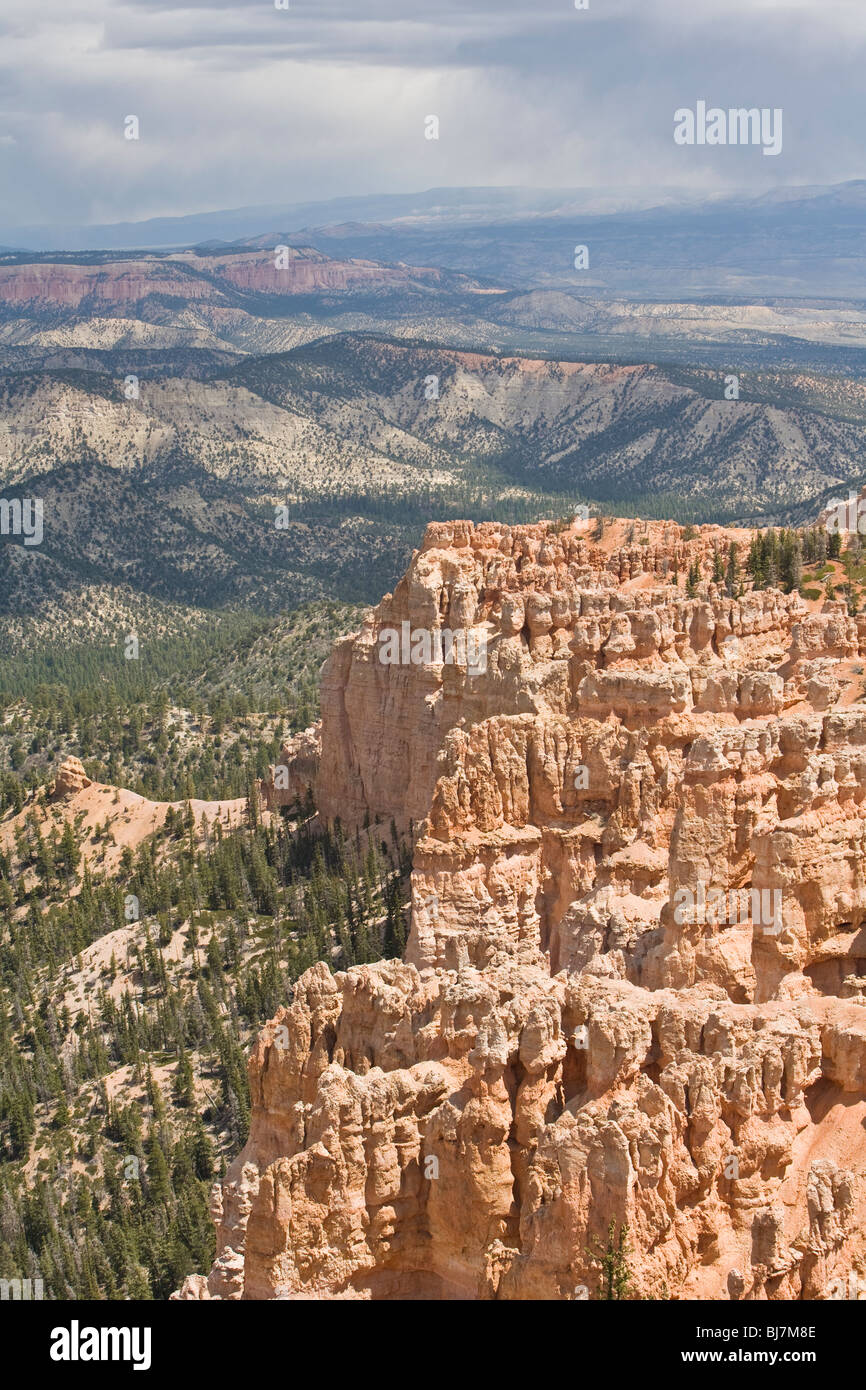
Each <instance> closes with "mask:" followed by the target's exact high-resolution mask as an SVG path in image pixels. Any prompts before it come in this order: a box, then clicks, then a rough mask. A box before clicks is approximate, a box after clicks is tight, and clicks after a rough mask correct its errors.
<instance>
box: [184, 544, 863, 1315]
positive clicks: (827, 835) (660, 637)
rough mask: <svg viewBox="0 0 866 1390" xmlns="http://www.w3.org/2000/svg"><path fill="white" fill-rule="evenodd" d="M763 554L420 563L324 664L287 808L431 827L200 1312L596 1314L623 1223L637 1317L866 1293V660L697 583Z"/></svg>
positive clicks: (697, 550) (514, 551)
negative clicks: (385, 1301) (561, 1305)
mask: <svg viewBox="0 0 866 1390" xmlns="http://www.w3.org/2000/svg"><path fill="white" fill-rule="evenodd" d="M748 539H749V536H748V533H745V532H735V531H724V530H720V529H719V528H716V527H702V528H700V529H699V530H698V531H696V532H695V533H694V534H693V535H692V536H690V537H689V533H688V532H683V531H681V529H680V528H679V527H677V526H674V525H664V524H662V523H634V524H633V523H627V522H626V523H623V522H617V523H612V524H610V525H608V526H607V527H606V528H605V527H599V525H598V524H597V523H579V524H576V525H574V526H571V527H565V528H559V527H555V526H553V525H551V524H541V525H538V526H532V527H514V528H507V527H505V526H501V525H494V524H489V525H482V526H478V527H473V526H472V525H471V524H470V523H464V522H459V523H449V524H447V525H444V524H443V525H431V526H430V527H428V530H427V534H426V536H425V539H424V543H423V545H422V547H421V549H420V550H419V551H418V552H417V553H416V554H415V556H414V558H413V560H412V563H411V565H410V567H409V570H408V572H407V574H406V576H405V577H404V579H403V580H402V581H401V583H400V584H399V585H398V587H397V589H396V591H395V593H394V594H393V595H388V596H386V598H385V599H384V600H383V601H382V603H381V604H380V605H379V607H378V608H377V609H376V610H375V611H374V612H372V613H371V614H370V615H369V617H368V618H367V620H366V621H365V623H364V625H363V627H362V629H361V631H360V632H359V633H358V634H356V635H355V636H352V637H348V638H346V639H344V640H343V641H342V642H340V643H338V644H337V646H336V648H335V650H334V653H333V655H332V657H331V658H330V660H329V662H328V664H327V667H326V669H325V672H324V678H323V695H322V724H321V729H320V730H318V731H307V733H306V734H305V735H302V736H300V737H299V739H298V740H297V741H295V742H293V743H292V744H291V745H289V746H288V747H287V748H286V749H285V750H284V754H283V758H282V760H281V767H282V768H284V775H281V776H280V777H279V778H277V777H276V775H272V777H271V779H270V781H269V784H268V786H267V788H266V795H267V797H268V799H269V801H270V803H271V805H274V806H276V805H279V804H280V803H281V802H290V801H293V800H297V799H298V798H299V797H300V796H301V795H302V793H303V791H304V789H305V785H306V784H307V783H309V782H312V784H313V787H314V793H315V798H316V803H317V806H318V810H319V814H320V815H321V816H322V817H323V818H325V819H329V820H330V819H333V818H334V817H336V816H339V817H340V818H341V819H342V821H343V822H344V823H345V824H349V825H356V824H362V823H364V821H365V820H367V819H368V818H369V820H371V821H374V822H375V821H376V819H377V818H378V820H379V822H380V823H382V824H383V826H387V823H388V821H389V820H390V819H393V820H394V821H395V822H397V823H398V824H399V825H401V826H408V827H411V829H412V831H413V835H414V841H415V855H414V867H413V875H412V899H413V904H412V920H411V932H410V938H409V943H408V946H407V950H406V957H405V960H404V961H402V962H400V961H389V962H384V963H380V964H377V965H364V966H358V967H353V968H351V969H350V970H348V971H346V972H344V973H340V974H337V975H336V976H332V975H331V973H330V971H329V970H328V969H327V967H326V966H325V965H323V964H320V965H318V966H316V967H314V968H313V969H312V970H310V971H308V972H307V974H306V975H304V976H303V977H302V978H301V980H300V981H299V982H298V985H297V988H296V992H295V997H294V1000H293V1001H292V1003H291V1004H290V1005H289V1006H288V1007H286V1008H284V1009H281V1010H280V1011H279V1012H278V1014H277V1016H276V1017H275V1018H274V1019H273V1020H272V1021H271V1023H270V1024H269V1025H268V1027H267V1028H266V1029H265V1030H264V1032H263V1034H262V1036H261V1037H260V1039H259V1041H258V1042H257V1044H256V1046H255V1048H254V1050H253V1053H252V1056H251V1059H250V1077H251V1084H252V1097H253V1118H252V1127H251V1132H250V1137H249V1141H248V1143H247V1146H246V1148H245V1149H244V1151H243V1152H242V1153H241V1155H240V1156H239V1158H238V1159H237V1160H236V1162H235V1164H234V1166H233V1168H232V1169H231V1171H230V1172H229V1174H228V1177H227V1179H226V1181H225V1183H224V1184H223V1185H222V1187H221V1188H218V1189H216V1190H215V1194H214V1208H213V1210H214V1216H215V1220H216V1222H217V1231H218V1252H217V1258H216V1262H215V1264H214V1267H213V1269H212V1271H211V1272H210V1274H209V1275H208V1276H207V1278H206V1279H205V1278H204V1277H202V1276H196V1277H194V1278H192V1279H190V1280H188V1281H187V1283H186V1285H185V1286H184V1289H183V1290H182V1291H181V1292H180V1294H179V1295H178V1296H180V1297H220V1298H240V1297H244V1298H275V1297H276V1298H296V1297H301V1298H304V1297H319V1298H329V1297H331V1298H333V1297H338V1298H347V1297H348V1298H353V1297H361V1298H419V1297H421V1298H454V1297H457V1298H482V1299H487V1298H509V1299H510V1298H514V1299H526V1298H530V1299H536V1298H558V1299H562V1298H565V1299H570V1298H575V1297H577V1298H581V1297H585V1296H587V1295H589V1296H593V1295H594V1293H595V1291H596V1289H597V1286H598V1267H597V1263H596V1261H595V1260H594V1259H593V1257H592V1255H591V1253H590V1251H591V1247H593V1246H594V1245H596V1244H597V1242H598V1241H599V1240H601V1241H603V1240H604V1239H605V1236H606V1232H607V1230H608V1227H609V1225H610V1223H611V1222H614V1223H615V1224H616V1226H617V1227H620V1226H622V1225H623V1224H626V1225H627V1226H628V1232H629V1241H630V1244H631V1250H632V1254H631V1257H630V1263H631V1267H632V1272H633V1291H634V1294H635V1296H643V1297H668V1296H670V1297H674V1298H701V1299H707V1298H734V1299H737V1298H746V1299H755V1298H757V1299H767V1298H769V1299H798V1298H803V1299H815V1298H827V1297H832V1296H834V1289H838V1288H839V1287H841V1286H842V1284H841V1281H844V1287H845V1288H846V1289H849V1290H850V1288H851V1287H852V1279H853V1281H854V1285H855V1286H857V1281H858V1280H859V1287H861V1288H864V1289H866V1242H864V1237H863V1235H862V1234H861V1228H862V1225H863V1221H862V1217H863V1214H864V1206H866V1182H864V1159H866V1134H864V1124H866V1099H864V1085H866V1008H864V1001H866V931H864V926H863V923H864V908H866V887H864V884H866V872H864V871H866V853H864V844H866V797H864V778H866V706H864V705H863V704H862V703H861V697H862V692H863V682H862V680H861V677H862V675H863V666H862V664H861V658H862V654H863V647H864V641H866V629H864V620H863V619H862V618H859V617H858V618H852V617H850V616H849V615H848V613H847V610H846V608H845V606H844V605H843V604H839V603H834V602H829V601H825V602H823V604H819V603H810V602H808V601H806V600H804V599H803V598H802V597H801V596H800V595H799V594H798V593H796V592H794V593H792V594H787V595H786V594H783V593H781V592H778V591H776V590H767V591H761V592H753V591H751V590H749V589H745V591H742V592H741V589H740V586H739V585H738V586H737V590H736V594H737V596H735V595H731V594H729V593H728V592H727V591H726V588H725V586H724V585H719V584H715V583H713V581H712V578H711V576H712V573H713V560H714V556H715V553H716V551H721V553H722V554H723V555H726V554H727V549H728V545H729V543H730V541H731V540H733V541H734V542H735V544H737V545H738V546H739V549H740V557H741V559H742V558H744V555H745V543H746V542H747V541H748ZM695 563H697V566H698V568H699V570H700V581H699V583H698V585H697V589H696V592H695V593H694V595H693V596H692V597H686V596H684V594H683V590H682V588H681V587H680V586H679V585H677V586H676V587H674V584H673V582H672V581H673V580H674V578H675V576H676V575H679V576H682V575H683V574H684V573H685V571H686V570H687V569H688V568H689V567H690V566H692V565H694V564H695ZM404 624H406V625H408V628H407V632H408V635H409V636H410V637H411V636H412V635H413V634H415V633H417V632H423V631H428V632H430V631H432V630H436V629H438V630H440V631H441V630H444V629H448V630H454V631H463V632H466V633H469V634H474V635H475V638H476V641H477V642H478V643H480V644H481V645H482V647H483V650H484V654H485V658H486V659H485V661H484V663H483V664H479V663H477V662H476V663H475V666H474V668H472V669H470V667H469V666H468V665H467V664H465V663H464V664H461V663H460V661H459V660H455V661H452V662H447V661H445V662H443V661H441V660H439V661H436V660H427V661H423V660H422V661H417V662H413V661H411V660H409V661H406V662H403V661H395V662H390V663H388V662H385V661H383V660H382V653H383V651H384V650H385V637H386V634H387V633H389V632H393V631H396V632H398V633H402V631H403V625H404ZM317 742H318V744H319V747H320V750H321V751H320V753H319V755H318V758H317V757H316V744H317ZM769 905H772V910H771V911H769V912H768V906H769Z"/></svg>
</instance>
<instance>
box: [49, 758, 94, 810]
mask: <svg viewBox="0 0 866 1390" xmlns="http://www.w3.org/2000/svg"><path fill="white" fill-rule="evenodd" d="M90 785H91V781H90V778H89V777H88V776H87V773H86V772H85V771H84V764H83V763H82V762H81V761H80V759H78V758H71V757H70V758H64V759H63V762H62V763H61V764H60V767H59V768H58V769H57V776H56V777H55V779H54V785H53V787H52V788H51V792H50V796H51V800H52V801H59V800H60V799H61V797H67V796H74V795H75V793H76V792H80V791H83V790H84V788H85V787H89V786H90Z"/></svg>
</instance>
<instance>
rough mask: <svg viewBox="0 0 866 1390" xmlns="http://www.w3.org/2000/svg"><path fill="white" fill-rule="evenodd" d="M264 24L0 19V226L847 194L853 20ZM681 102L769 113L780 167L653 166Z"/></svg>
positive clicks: (751, 162) (858, 156)
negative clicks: (377, 206) (770, 193)
mask: <svg viewBox="0 0 866 1390" xmlns="http://www.w3.org/2000/svg"><path fill="white" fill-rule="evenodd" d="M278 2H279V3H282V0H278ZM288 4H289V8H288V9H278V8H276V3H275V0H231V3H229V2H228V0H185V3H182V4H180V3H174V0H135V3H127V0H62V2H61V3H59V4H56V5H37V4H34V0H0V190H2V193H0V226H2V227H5V228H9V227H16V226H27V225H34V224H38V225H46V226H55V227H62V226H65V225H70V224H79V225H80V224H85V225H90V224H96V223H106V222H120V221H138V220H141V219H144V218H148V217H157V216H159V217H164V216H178V215H183V214H186V213H191V212H201V211H209V210H216V209H222V208H235V207H244V206H249V205H260V204H266V203H289V202H300V201H308V200H313V199H325V198H331V197H338V196H344V195H350V194H366V193H388V192H393V193H397V192H407V191H418V190H421V189H425V188H431V187H443V186H452V187H453V186H464V185H465V186H468V185H472V186H475V185H488V186H489V185H524V186H529V187H547V188H573V187H586V186H604V187H608V188H609V187H615V188H623V189H642V190H646V189H648V188H649V189H651V188H652V187H653V186H663V185H664V186H676V185H681V186H684V187H688V188H689V189H691V190H704V189H705V190H707V191H713V190H732V189H734V188H736V189H752V190H754V191H755V192H756V193H760V192H762V191H764V190H765V189H770V188H774V187H777V186H779V185H780V184H815V183H835V182H842V181H844V180H846V179H854V178H860V177H863V176H864V173H866V170H864V159H863V144H864V131H866V83H864V81H863V72H864V68H866V62H864V60H866V0H589V9H587V10H578V9H576V8H575V5H574V0H460V2H459V3H458V0H288ZM698 100H706V101H707V102H708V103H709V104H710V105H717V106H720V107H723V108H726V107H730V106H757V107H761V108H763V107H769V108H782V110H783V113H784V144H783V149H782V153H781V154H780V155H779V156H778V157H776V158H767V157H763V156H762V151H761V149H759V148H758V149H756V148H752V147H745V148H740V147H730V146H729V147H696V146H691V147H689V146H682V145H677V144H676V143H675V142H674V139H673V129H674V112H675V111H676V110H677V109H679V108H682V107H694V106H695V104H696V102H697V101H698ZM131 115H134V116H136V117H137V118H138V125H139V138H138V140H129V139H127V138H125V135H124V129H125V122H126V118H127V117H128V116H131ZM430 115H436V116H437V117H438V119H439V138H438V139H437V140H431V139H427V138H425V121H426V118H427V117H428V116H430Z"/></svg>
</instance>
